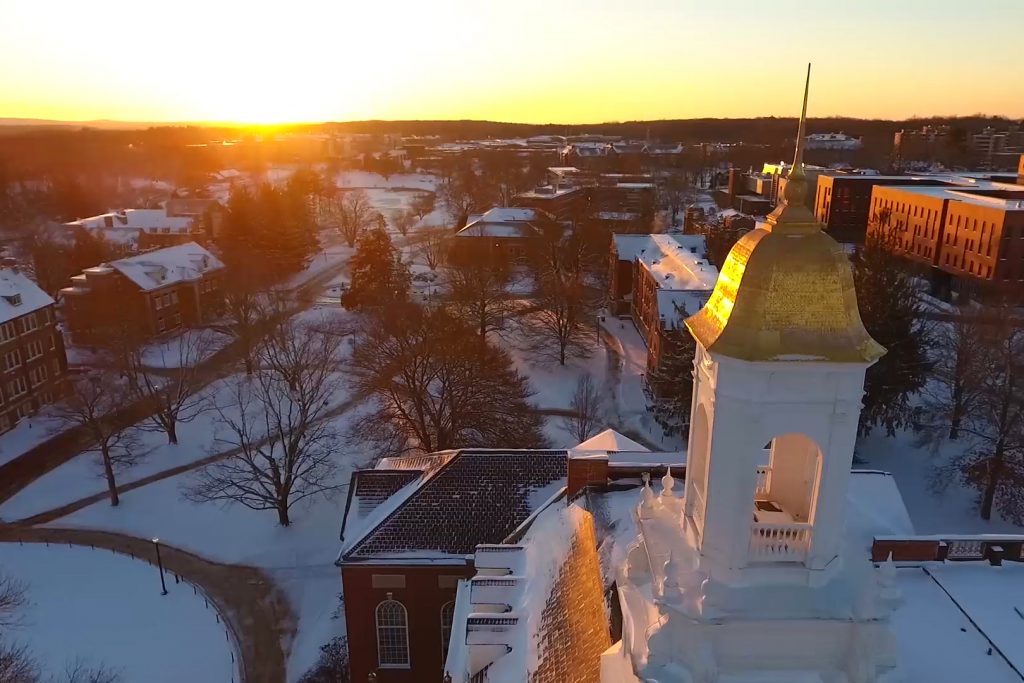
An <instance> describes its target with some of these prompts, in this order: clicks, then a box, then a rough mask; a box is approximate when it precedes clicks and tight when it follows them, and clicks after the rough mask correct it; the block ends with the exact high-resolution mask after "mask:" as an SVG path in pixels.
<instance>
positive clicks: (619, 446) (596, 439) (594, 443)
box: [571, 429, 649, 451]
mask: <svg viewBox="0 0 1024 683" xmlns="http://www.w3.org/2000/svg"><path fill="white" fill-rule="evenodd" d="M571 450H573V451H646V450H649V449H648V448H647V447H646V446H644V445H643V444H639V443H637V442H636V441H633V440H632V439H630V438H629V437H627V436H623V435H622V434H619V433H618V432H617V431H615V430H614V429H606V430H604V431H603V432H601V433H600V434H596V435H594V436H592V437H590V438H589V439H587V440H586V441H583V442H581V443H578V444H576V445H575V446H573V447H572V449H571Z"/></svg>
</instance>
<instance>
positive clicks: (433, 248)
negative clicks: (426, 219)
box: [418, 228, 449, 270]
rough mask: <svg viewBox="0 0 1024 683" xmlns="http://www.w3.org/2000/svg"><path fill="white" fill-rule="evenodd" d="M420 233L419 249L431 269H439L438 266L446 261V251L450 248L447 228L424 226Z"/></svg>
mask: <svg viewBox="0 0 1024 683" xmlns="http://www.w3.org/2000/svg"><path fill="white" fill-rule="evenodd" d="M418 235H419V240H418V242H419V250H420V254H422V255H423V260H424V261H426V262H427V266H429V267H430V269H431V270H437V267H438V266H439V265H441V263H442V262H443V261H444V257H445V252H446V251H447V249H448V238H449V233H448V230H447V229H446V228H424V229H423V230H420V232H419V233H418Z"/></svg>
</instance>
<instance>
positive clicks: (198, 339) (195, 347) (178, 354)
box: [142, 328, 231, 368]
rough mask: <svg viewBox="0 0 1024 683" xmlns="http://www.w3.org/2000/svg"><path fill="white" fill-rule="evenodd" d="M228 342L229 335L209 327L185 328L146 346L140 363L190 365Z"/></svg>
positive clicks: (157, 365)
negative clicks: (179, 332)
mask: <svg viewBox="0 0 1024 683" xmlns="http://www.w3.org/2000/svg"><path fill="white" fill-rule="evenodd" d="M230 342H231V337H230V336H229V335H226V334H224V333H222V332H217V331H216V330H211V329H209V328H204V329H190V330H185V331H184V332H182V333H181V334H177V335H174V336H173V337H169V338H167V339H162V340H160V341H157V342H156V343H153V344H150V345H149V346H147V347H146V348H145V349H144V350H143V352H142V363H143V364H144V365H145V366H147V367H150V368H180V367H183V366H187V367H191V366H193V365H195V364H197V363H200V362H202V361H204V360H206V359H207V358H209V357H210V356H212V355H213V354H215V353H217V352H218V351H220V350H221V349H223V348H224V347H225V346H227V345H228V344H229V343H230Z"/></svg>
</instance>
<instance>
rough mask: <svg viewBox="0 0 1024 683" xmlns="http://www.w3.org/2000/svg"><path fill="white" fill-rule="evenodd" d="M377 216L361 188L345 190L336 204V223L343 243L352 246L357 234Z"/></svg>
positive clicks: (371, 223) (357, 236)
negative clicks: (343, 240)
mask: <svg viewBox="0 0 1024 683" xmlns="http://www.w3.org/2000/svg"><path fill="white" fill-rule="evenodd" d="M377 216H378V213H377V212H376V211H374V209H373V205H372V204H371V203H370V196H369V195H367V194H366V193H365V192H363V191H362V190H350V191H348V192H346V193H345V194H344V195H343V196H342V198H341V201H340V203H339V205H338V225H339V228H340V229H341V236H342V237H343V238H344V239H345V243H346V244H347V245H348V246H350V247H354V246H355V245H356V240H358V239H359V234H360V233H361V232H362V231H363V230H365V229H367V228H368V227H370V226H371V225H373V223H374V221H376V220H377Z"/></svg>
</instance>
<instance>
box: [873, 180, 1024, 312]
mask: <svg viewBox="0 0 1024 683" xmlns="http://www.w3.org/2000/svg"><path fill="white" fill-rule="evenodd" d="M979 185H980V186H977V187H920V186H909V187H908V186H891V187H876V188H875V189H874V191H873V193H872V195H871V216H872V217H873V219H872V221H871V222H870V223H869V227H868V231H869V232H868V234H869V235H870V234H876V233H884V234H885V235H887V236H888V237H890V238H891V242H889V243H890V244H891V245H892V247H893V248H894V249H897V250H899V252H900V253H901V254H903V255H904V256H906V258H908V259H910V260H912V261H914V262H916V263H919V264H921V265H922V267H924V268H925V269H926V272H928V273H929V274H930V276H931V278H932V286H933V292H934V293H935V294H937V295H939V296H942V297H947V296H948V295H949V294H950V293H951V291H952V289H958V290H960V291H967V292H970V291H972V290H975V289H979V288H980V289H984V288H986V286H996V285H1009V284H1011V283H1012V284H1013V285H1014V286H1019V285H1020V283H1022V282H1024V187H1022V186H1019V185H1009V184H1002V183H991V182H987V183H982V184H979Z"/></svg>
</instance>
